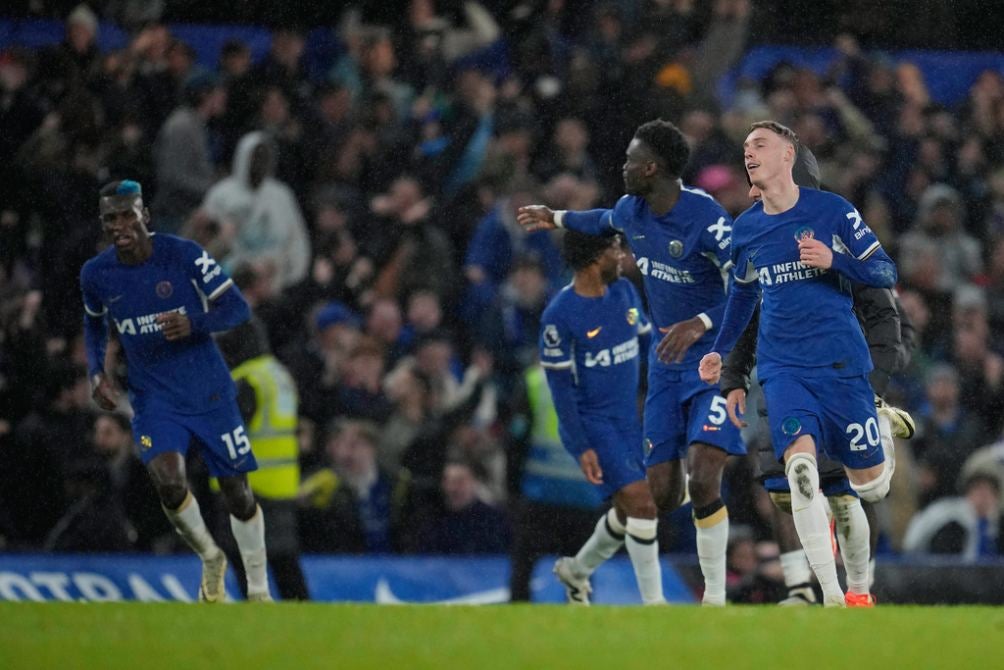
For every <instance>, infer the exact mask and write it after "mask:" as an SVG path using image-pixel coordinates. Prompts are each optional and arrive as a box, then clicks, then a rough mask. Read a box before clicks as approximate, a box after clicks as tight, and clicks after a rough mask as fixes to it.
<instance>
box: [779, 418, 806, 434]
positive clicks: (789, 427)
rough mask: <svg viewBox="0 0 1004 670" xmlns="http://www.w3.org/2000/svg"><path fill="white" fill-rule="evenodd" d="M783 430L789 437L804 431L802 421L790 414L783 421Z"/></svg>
mask: <svg viewBox="0 0 1004 670" xmlns="http://www.w3.org/2000/svg"><path fill="white" fill-rule="evenodd" d="M781 432H782V433H784V434H785V435H787V436H789V437H791V436H793V435H798V434H799V433H801V432H802V422H801V421H799V420H798V419H796V418H795V417H793V416H789V417H788V418H787V419H785V420H784V421H782V422H781Z"/></svg>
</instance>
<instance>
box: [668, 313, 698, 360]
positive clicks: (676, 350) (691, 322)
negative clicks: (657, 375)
mask: <svg viewBox="0 0 1004 670" xmlns="http://www.w3.org/2000/svg"><path fill="white" fill-rule="evenodd" d="M659 331H660V332H665V333H666V334H665V336H664V337H663V338H662V341H661V342H659V345H658V346H657V347H656V348H655V353H656V355H657V356H658V357H659V360H660V361H662V362H663V363H679V362H680V361H682V360H683V356H684V355H685V354H686V353H687V349H690V345H692V344H693V343H694V342H696V341H697V340H699V339H701V336H702V335H704V333H706V332H707V329H706V328H705V327H704V322H703V321H701V320H700V319H699V318H697V317H696V316H695V317H694V318H692V319H687V320H686V321H680V322H679V323H674V324H673V325H672V326H670V327H669V328H667V329H666V330H665V331H663V329H662V328H660V329H659Z"/></svg>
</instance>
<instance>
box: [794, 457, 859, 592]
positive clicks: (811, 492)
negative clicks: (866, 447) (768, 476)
mask: <svg viewBox="0 0 1004 670" xmlns="http://www.w3.org/2000/svg"><path fill="white" fill-rule="evenodd" d="M785 474H786V475H787V476H788V484H789V485H790V487H791V515H792V517H793V518H794V520H795V530H796V531H798V539H799V540H801V541H802V548H803V549H804V550H805V556H806V558H808V559H809V565H810V566H812V571H813V572H814V573H815V574H816V579H817V580H818V581H819V586H820V588H822V589H823V602H824V603H830V604H836V603H837V602H838V601H839V602H840V603H841V604H842V603H843V599H844V598H843V595H844V594H843V592H842V591H841V590H840V582H838V581H837V564H836V562H835V561H834V560H833V545H832V543H831V542H830V523H829V520H828V519H827V518H826V507H827V505H826V501H825V498H823V495H822V493H821V492H820V491H819V471H818V470H817V469H816V458H815V457H814V456H812V455H810V454H804V453H797V454H795V455H794V456H792V457H791V458H789V459H788V462H787V463H786V464H785Z"/></svg>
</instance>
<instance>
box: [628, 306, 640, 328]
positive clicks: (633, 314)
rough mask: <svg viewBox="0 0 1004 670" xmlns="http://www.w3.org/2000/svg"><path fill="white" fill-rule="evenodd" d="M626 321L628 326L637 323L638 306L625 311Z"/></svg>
mask: <svg viewBox="0 0 1004 670" xmlns="http://www.w3.org/2000/svg"><path fill="white" fill-rule="evenodd" d="M627 322H628V325H629V326H633V325H635V324H636V323H638V308H637V307H632V308H631V309H629V310H628V311H627Z"/></svg>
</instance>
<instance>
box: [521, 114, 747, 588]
mask: <svg viewBox="0 0 1004 670" xmlns="http://www.w3.org/2000/svg"><path fill="white" fill-rule="evenodd" d="M689 156H690V149H689V147H688V146H687V142H686V140H685V139H684V137H683V134H682V133H681V132H680V131H679V129H677V128H676V126H674V125H673V124H671V123H669V122H667V121H661V120H657V121H650V122H648V123H645V124H643V125H641V126H640V127H639V128H638V129H637V130H636V131H635V135H634V138H633V139H632V140H631V143H630V144H629V145H628V148H627V160H626V161H625V163H624V170H623V171H624V187H625V190H626V191H627V193H628V195H625V196H624V197H622V198H621V199H620V200H618V201H617V204H616V205H615V206H614V208H613V209H595V210H590V211H587V212H565V211H558V212H552V211H551V210H550V209H548V208H546V207H541V206H532V207H524V208H521V209H520V211H519V215H518V217H517V218H518V220H519V222H520V223H521V224H522V225H524V226H526V227H528V228H531V229H539V228H555V227H563V228H568V229H569V230H576V231H579V232H583V233H588V234H591V235H600V234H606V233H610V232H614V231H622V232H623V233H624V234H625V235H626V236H627V238H628V243H629V244H630V245H631V249H632V251H633V252H634V255H635V259H636V262H637V264H638V268H639V270H640V271H641V274H642V277H643V281H644V285H645V292H646V293H647V294H648V300H649V305H650V307H651V314H652V322H653V325H654V326H656V327H657V328H658V329H659V332H660V333H662V334H663V338H662V341H661V342H660V343H659V345H658V346H657V347H653V348H652V351H651V352H650V355H649V372H648V396H647V398H646V400H645V424H644V437H645V443H646V445H647V447H648V450H649V453H648V455H647V458H646V464H647V468H648V469H647V476H648V480H649V483H650V485H651V487H652V494H653V495H654V496H655V500H656V504H657V505H658V506H659V511H660V512H661V513H664V514H665V513H668V512H671V511H672V510H674V509H676V508H677V507H679V506H680V505H681V504H682V503H683V500H684V492H685V488H687V486H686V485H685V480H684V458H686V457H687V456H688V451H689V458H690V463H689V468H688V469H689V476H690V479H689V493H690V498H691V499H692V500H693V503H694V525H695V526H696V527H697V555H698V559H699V561H700V564H701V572H702V573H703V574H704V598H703V602H704V604H706V605H724V604H725V550H726V546H727V544H728V539H729V517H728V511H727V509H726V507H725V503H724V502H723V501H722V497H721V481H722V470H723V468H724V467H725V461H726V459H727V458H728V456H729V455H732V454H734V455H741V454H745V453H746V450H745V447H744V446H743V444H742V440H741V439H740V437H739V431H738V429H737V428H736V427H735V426H733V425H732V424H731V423H730V422H729V421H728V418H727V416H726V413H725V399H724V398H722V397H720V396H719V394H718V390H717V389H716V388H715V389H711V388H708V386H707V385H705V384H704V383H702V382H701V380H700V379H699V377H698V374H697V371H696V369H695V366H696V364H697V362H698V361H699V360H700V358H701V356H702V355H704V354H705V353H707V352H708V351H709V350H710V348H711V344H712V342H713V341H714V337H715V333H716V332H717V328H718V324H719V322H720V321H721V319H722V316H723V313H724V310H725V291H726V284H725V279H724V276H725V275H726V274H727V271H728V268H729V267H730V266H731V261H730V259H729V239H730V236H731V231H732V220H731V218H730V217H729V215H728V214H727V213H726V212H725V210H724V209H722V208H721V206H720V205H719V204H718V203H717V202H715V201H714V199H712V198H711V196H709V195H708V194H706V193H704V192H703V191H699V190H696V189H692V188H688V187H686V186H684V185H683V183H682V182H681V181H680V174H681V173H682V172H683V169H684V167H685V166H686V164H687V160H688V158H689Z"/></svg>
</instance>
